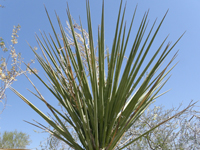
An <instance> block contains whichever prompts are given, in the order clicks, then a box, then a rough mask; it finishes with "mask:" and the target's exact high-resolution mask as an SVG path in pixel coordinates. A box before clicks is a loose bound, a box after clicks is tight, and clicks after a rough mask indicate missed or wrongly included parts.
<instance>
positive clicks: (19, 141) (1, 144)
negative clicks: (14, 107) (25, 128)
mask: <svg viewBox="0 0 200 150" xmlns="http://www.w3.org/2000/svg"><path fill="white" fill-rule="evenodd" d="M30 142H31V141H30V138H29V135H27V134H26V133H23V132H18V131H17V130H15V131H14V132H8V131H5V132H4V133H3V135H2V136H1V137H0V148H26V146H28V145H29V144H30Z"/></svg>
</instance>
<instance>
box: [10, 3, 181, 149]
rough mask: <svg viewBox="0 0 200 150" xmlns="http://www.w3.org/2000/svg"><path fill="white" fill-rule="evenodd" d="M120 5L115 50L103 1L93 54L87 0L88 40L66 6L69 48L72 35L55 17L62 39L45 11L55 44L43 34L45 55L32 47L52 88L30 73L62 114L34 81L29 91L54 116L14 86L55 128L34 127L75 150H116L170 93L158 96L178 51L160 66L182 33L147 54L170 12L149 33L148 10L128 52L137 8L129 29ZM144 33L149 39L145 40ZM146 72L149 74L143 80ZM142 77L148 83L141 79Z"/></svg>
mask: <svg viewBox="0 0 200 150" xmlns="http://www.w3.org/2000/svg"><path fill="white" fill-rule="evenodd" d="M122 5H123V2H122V0H121V3H120V7H119V12H118V18H117V23H116V29H115V34H114V38H113V43H112V48H111V51H109V50H108V49H106V48H105V38H104V36H105V35H104V34H105V32H104V29H105V27H104V24H105V22H104V15H105V14H104V1H102V15H101V24H100V25H99V27H98V37H97V40H98V44H97V50H98V53H96V52H95V50H96V49H95V46H94V40H96V39H94V38H93V32H92V22H91V13H90V4H89V0H86V13H87V32H88V33H87V34H88V36H86V34H85V30H84V29H83V27H82V24H81V20H80V27H79V31H80V32H81V33H80V34H79V33H78V31H77V30H76V29H75V28H74V22H73V19H72V17H71V14H70V11H69V7H68V6H67V10H66V11H67V16H68V21H69V28H70V32H71V36H72V40H73V45H70V39H69V38H68V37H69V36H68V34H67V33H66V31H65V30H64V28H63V26H62V24H61V21H60V18H59V17H58V15H57V14H56V18H57V22H58V25H59V29H60V33H61V37H59V36H58V35H57V33H56V30H55V28H54V25H53V23H52V21H51V18H50V16H49V14H48V11H47V9H46V8H45V11H46V13H47V17H48V19H49V22H50V25H51V27H52V30H53V34H54V37H55V39H56V40H54V38H53V37H52V36H51V35H50V34H49V37H48V36H47V35H46V34H45V32H44V33H41V32H40V33H41V37H42V38H40V37H39V36H38V35H35V38H36V40H37V42H38V45H39V47H40V49H41V51H42V56H40V55H39V54H38V53H37V52H36V51H35V50H34V49H33V48H31V49H32V51H33V53H34V54H35V55H36V58H37V60H38V62H39V63H40V65H41V66H42V68H43V70H44V72H45V73H46V77H47V79H48V81H49V84H47V83H46V82H45V81H44V80H43V79H42V78H41V77H40V76H39V75H38V74H36V73H35V72H34V71H33V70H32V69H31V68H30V67H29V69H30V70H31V71H32V72H33V73H34V74H35V75H36V77H37V78H38V79H39V80H40V81H41V82H42V83H43V84H44V85H45V87H46V88H47V89H48V90H49V91H50V92H51V93H52V94H53V95H54V97H55V99H56V100H58V103H59V104H60V105H61V107H62V109H63V110H64V112H62V111H59V110H58V109H57V108H56V107H54V106H52V105H50V104H49V103H48V100H45V98H44V97H43V96H42V94H41V93H40V92H39V90H38V89H37V88H36V87H35V86H34V85H33V83H32V82H31V81H30V82H31V84H32V85H33V86H34V88H35V89H36V91H37V94H35V93H33V92H31V93H32V94H33V95H35V96H36V97H37V98H38V99H40V100H41V101H42V102H44V103H45V105H46V106H47V107H48V109H49V110H50V111H51V113H52V117H51V118H49V117H47V116H46V115H45V114H44V113H43V112H42V111H40V110H39V109H38V108H37V107H36V106H34V105H33V104H32V103H31V102H30V101H29V100H28V99H26V98H25V97H24V96H22V95H21V94H20V93H18V92H17V91H16V90H15V89H13V88H11V89H12V90H13V92H15V93H16V94H17V95H18V96H19V97H20V98H21V99H22V100H23V101H24V102H26V103H27V104H28V105H29V106H30V107H31V108H32V109H33V110H34V111H36V112H37V113H38V114H39V115H40V116H41V117H42V118H43V119H44V120H45V121H47V123H48V124H49V125H50V126H51V127H52V128H53V129H48V128H47V127H45V126H44V125H42V124H40V123H38V122H36V123H37V124H38V125H36V124H33V125H35V126H37V127H40V128H41V129H44V130H46V131H48V132H50V133H51V134H52V135H54V136H55V137H56V138H58V139H60V140H61V141H63V142H65V143H66V144H67V145H69V146H70V147H71V148H73V149H76V150H82V149H87V150H94V149H95V150H100V149H101V150H103V149H104V150H113V149H115V148H116V146H118V143H119V141H120V140H121V138H122V137H123V135H124V133H125V132H126V131H127V130H128V129H129V128H130V127H131V126H132V125H134V124H135V123H136V121H137V119H138V118H140V116H141V115H142V113H143V112H144V111H145V110H146V109H147V108H148V106H149V105H150V104H151V103H152V101H154V100H155V99H157V98H158V97H160V96H161V95H163V94H164V93H166V92H163V93H161V94H159V92H160V90H161V89H162V87H163V86H164V85H165V84H166V82H167V81H168V79H169V77H167V76H168V74H169V73H170V71H171V70H172V69H173V68H174V66H175V65H176V64H175V65H173V66H172V67H171V68H170V65H171V63H172V62H173V60H174V59H175V57H176V56H177V54H176V53H175V55H174V57H173V58H172V59H171V61H169V63H168V64H167V65H166V66H165V67H163V66H162V65H163V62H164V60H165V59H166V57H167V56H168V54H169V53H170V52H171V51H172V49H173V48H174V46H175V45H176V44H177V42H178V41H179V40H180V39H181V37H182V36H183V35H182V36H181V37H180V38H179V39H178V40H177V41H176V42H175V43H174V44H173V45H172V46H171V47H170V43H169V44H167V45H166V47H164V44H165V42H166V40H167V38H168V36H167V37H166V38H165V39H164V40H163V41H162V43H161V44H160V45H158V47H157V49H156V50H155V51H154V53H153V55H152V56H151V57H150V56H149V55H148V54H149V53H150V52H151V53H152V51H151V47H152V44H153V42H154V41H155V40H156V36H157V33H158V31H159V30H160V27H161V25H162V23H163V21H164V19H165V17H166V14H167V13H166V14H165V15H164V17H163V18H162V20H161V21H160V23H159V24H158V26H157V27H155V26H156V21H155V22H154V23H153V25H152V26H151V27H150V30H149V31H147V29H148V28H147V27H148V25H149V23H148V13H149V11H147V12H146V13H145V14H144V16H143V18H142V19H141V23H140V26H139V28H138V30H137V33H136V35H135V39H134V40H133V43H132V45H131V49H130V50H128V49H127V48H128V42H129V37H130V34H131V30H132V25H133V22H134V18H135V14H136V8H137V7H136V8H135V10H134V14H133V16H132V20H131V23H130V27H129V28H128V30H126V26H127V24H126V22H125V21H124V20H125V10H126V4H125V6H124V8H122ZM145 35H147V36H146V37H145ZM80 38H81V40H80ZM87 41H88V43H87ZM30 47H31V46H30ZM105 51H107V54H105ZM126 52H129V56H128V58H127V62H126V61H124V58H125V53H126ZM96 54H97V56H96ZM106 57H107V58H106ZM105 59H107V60H105ZM106 65H107V66H106ZM162 68H164V69H162ZM168 68H169V69H168ZM147 71H148V72H149V73H148V75H147V76H146V77H145V73H146V72H147ZM144 77H145V79H143V78H144ZM29 80H30V79H29ZM173 117H175V116H173ZM173 117H171V118H170V119H172V118H173ZM168 120H169V119H168ZM166 121H167V120H166ZM166 121H164V122H162V123H160V124H158V125H157V126H155V127H152V129H150V130H149V131H146V132H145V133H143V134H142V135H140V136H138V138H135V139H133V140H131V141H129V142H127V143H126V144H124V145H121V147H120V148H121V149H122V148H125V147H126V146H128V145H129V144H131V143H133V142H134V141H136V140H137V139H139V138H141V137H142V136H145V135H146V134H148V133H149V132H151V131H152V130H154V129H155V128H156V127H158V126H159V125H161V124H163V123H165V122H166ZM66 123H67V124H69V125H70V126H71V127H72V129H73V131H75V133H76V135H77V137H78V141H76V140H75V138H74V137H73V135H72V133H71V130H70V129H69V128H68V127H66ZM31 124H32V123H31Z"/></svg>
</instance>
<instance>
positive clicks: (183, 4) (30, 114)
mask: <svg viewBox="0 0 200 150" xmlns="http://www.w3.org/2000/svg"><path fill="white" fill-rule="evenodd" d="M0 2H1V4H2V5H4V6H5V8H3V9H2V8H1V9H0V37H3V38H4V40H5V42H9V43H10V40H11V34H12V29H13V25H17V24H20V25H21V31H20V32H19V38H18V42H19V43H18V44H17V45H16V47H15V48H16V50H17V51H18V52H21V53H22V57H24V61H25V62H28V61H29V60H30V59H33V58H34V55H33V53H32V52H31V50H30V48H29V46H28V45H27V43H26V41H27V42H29V43H30V45H31V46H33V47H34V46H37V43H36V40H35V38H34V34H35V33H37V34H38V35H39V29H40V30H41V31H43V30H44V31H45V32H46V33H49V32H50V33H52V31H51V28H50V24H49V22H48V19H47V16H46V13H45V10H44V5H43V4H45V6H46V7H47V9H48V11H49V14H50V16H51V18H52V20H53V23H54V25H55V26H56V27H57V22H56V17H55V13H54V10H55V11H56V12H57V14H58V15H59V16H60V18H61V20H62V23H63V26H65V21H66V20H67V15H66V7H67V2H68V4H69V8H70V11H71V14H72V17H73V18H74V19H75V20H76V22H77V23H78V22H79V16H80V17H81V20H82V24H83V27H84V28H86V27H87V26H86V13H85V12H86V11H85V1H84V0H68V1H66V0H5V1H0ZM101 2H102V1H101V0H95V1H94V0H90V6H91V13H92V23H93V32H94V33H95V35H97V34H96V33H97V27H98V24H100V14H101ZM119 3H120V0H106V1H105V14H106V16H105V38H106V41H105V43H106V45H108V47H111V43H112V40H113V36H114V35H113V33H114V28H115V23H116V17H117V11H118V8H119ZM136 4H138V9H137V13H136V20H135V23H134V27H133V34H134V33H135V31H137V28H138V25H139V21H140V20H141V17H142V15H143V14H144V12H145V11H146V10H148V9H150V13H149V19H150V24H152V22H153V21H154V20H155V19H156V18H157V17H158V21H160V20H161V19H162V17H163V16H164V14H165V12H166V11H167V10H168V9H169V13H168V15H167V17H166V19H165V21H164V24H163V26H162V27H161V30H160V32H159V34H158V36H157V40H156V42H155V43H154V46H153V48H157V47H156V46H158V44H160V42H161V41H162V40H163V39H164V38H165V37H166V36H167V35H168V34H170V35H169V40H170V41H172V42H175V41H176V40H177V39H178V37H179V36H180V35H181V34H182V33H183V32H184V31H186V34H185V35H184V37H183V38H182V39H181V41H180V42H179V43H178V44H177V46H176V47H175V49H174V53H175V52H176V51H177V50H180V51H179V54H178V57H177V58H176V60H175V61H179V63H178V65H177V66H176V67H175V69H174V70H173V71H172V77H171V78H170V80H169V81H168V83H167V85H166V86H165V87H164V89H163V90H168V89H171V91H170V92H168V93H167V94H166V95H164V96H162V97H160V98H159V99H158V100H157V102H156V103H155V104H156V105H160V104H162V105H164V106H166V108H170V107H172V106H178V105H179V103H183V104H184V106H186V105H187V104H188V103H189V102H190V101H191V100H194V101H197V100H200V59H199V56H200V19H199V17H200V1H199V0H127V12H126V20H127V23H130V19H131V17H132V14H133V12H134V9H135V6H136ZM57 32H58V33H59V29H58V28H57ZM133 37H134V36H133ZM94 40H97V36H94ZM0 55H1V56H2V55H3V53H2V52H0ZM172 55H173V54H171V55H170V56H172ZM34 67H36V68H38V70H39V75H42V76H43V73H44V72H43V71H42V69H41V68H40V67H39V66H38V63H36V64H34ZM30 78H31V79H32V81H33V82H34V83H35V85H36V86H37V87H38V88H39V90H40V91H41V93H42V94H43V96H44V97H45V98H46V99H47V100H48V101H49V102H50V103H52V104H54V105H57V101H55V99H54V98H53V96H52V95H50V94H49V92H48V91H47V90H45V88H44V87H43V86H42V85H41V84H40V82H38V80H37V79H36V78H35V77H34V76H33V75H31V76H30ZM13 87H14V88H16V89H17V90H18V91H19V92H21V93H22V94H23V95H24V96H25V97H27V98H28V99H29V100H30V101H31V102H32V103H33V104H35V105H36V106H37V107H38V108H39V109H41V110H43V111H44V112H45V113H46V111H47V110H46V109H45V106H44V105H43V104H42V103H41V102H40V101H39V100H38V99H37V98H35V97H34V96H33V95H32V94H30V93H29V92H28V91H27V90H26V89H27V88H28V89H31V90H33V87H32V86H31V85H30V83H29V82H28V81H27V79H26V78H25V77H24V76H21V77H19V78H18V81H17V82H15V83H14V84H13ZM6 94H7V99H8V106H7V108H6V110H5V111H4V112H3V114H1V116H0V132H1V133H2V132H3V131H14V130H15V129H17V130H18V131H23V132H26V133H27V134H29V135H30V138H31V140H32V143H31V145H30V146H29V147H28V148H35V147H38V145H39V143H40V141H42V140H44V139H45V137H46V134H42V133H35V132H34V131H33V130H37V131H41V130H39V129H38V128H36V127H34V126H32V125H30V124H27V123H26V122H24V121H23V120H27V121H30V122H32V120H33V119H34V120H37V121H38V122H41V123H43V124H44V125H46V123H45V122H44V121H43V120H42V119H41V118H40V117H39V116H38V115H37V114H36V113H35V112H34V111H33V110H32V109H31V108H29V106H28V105H27V104H25V103H24V102H23V101H22V100H21V99H20V98H18V97H17V96H16V95H15V94H14V93H12V92H11V91H10V90H9V89H8V90H7V92H6ZM198 104H199V103H198ZM38 148H39V147H38Z"/></svg>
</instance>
